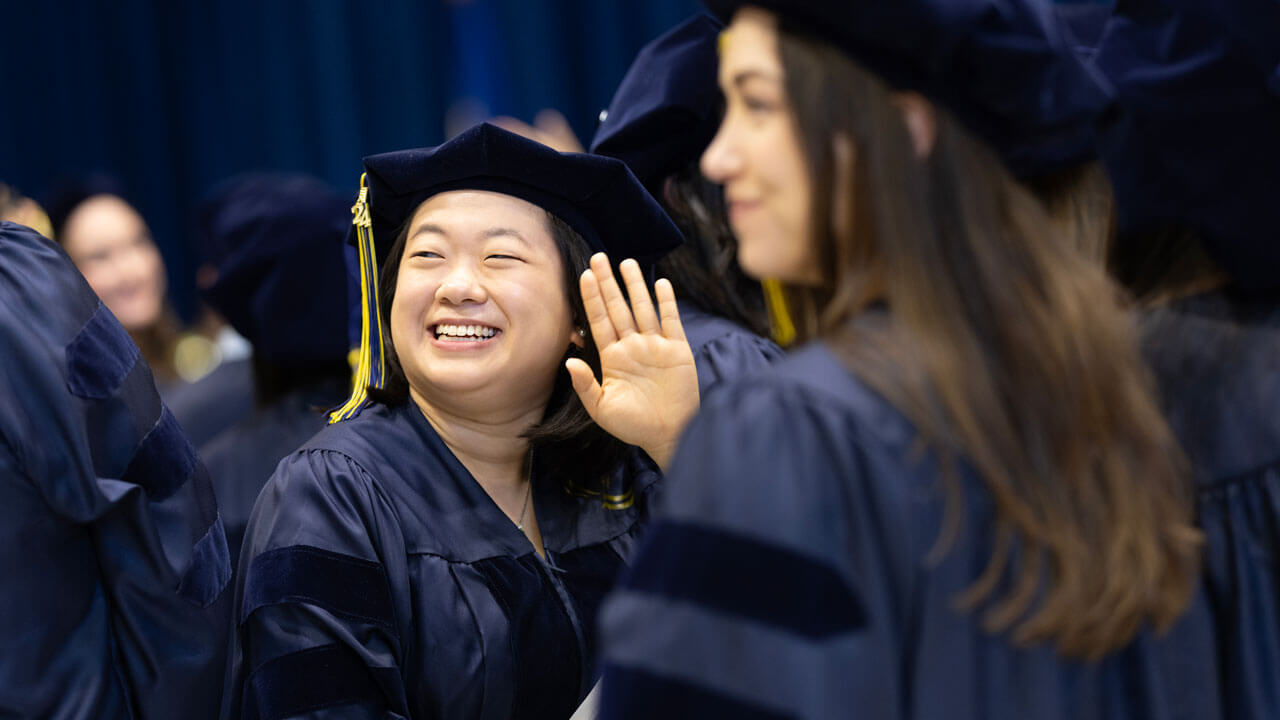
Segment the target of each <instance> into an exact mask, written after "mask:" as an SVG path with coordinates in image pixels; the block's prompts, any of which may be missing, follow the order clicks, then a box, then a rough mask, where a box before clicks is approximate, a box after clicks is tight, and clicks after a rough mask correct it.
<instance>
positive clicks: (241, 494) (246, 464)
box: [200, 383, 347, 565]
mask: <svg viewBox="0 0 1280 720" xmlns="http://www.w3.org/2000/svg"><path fill="white" fill-rule="evenodd" d="M346 393H347V388H346V387H345V386H344V385H342V384H340V383H329V384H325V383H320V384H317V385H316V386H315V387H311V388H307V389H303V390H298V391H296V392H293V393H290V394H288V395H286V396H284V397H283V398H280V399H279V400H278V401H276V402H274V403H272V404H271V405H268V406H266V407H262V408H258V409H257V410H255V411H254V412H253V413H252V414H251V415H250V416H249V417H248V418H246V419H245V420H244V421H242V422H240V423H238V424H236V425H235V426H234V427H231V428H228V429H227V430H224V431H223V432H221V433H219V434H218V435H217V436H216V437H214V438H213V439H212V440H210V441H209V442H208V443H206V444H205V445H202V446H200V458H201V459H202V460H204V464H205V466H206V467H207V468H208V469H209V478H210V480H211V481H212V482H213V489H214V492H215V493H216V494H217V496H218V510H219V512H220V513H221V514H222V522H223V524H224V525H226V528H227V545H228V547H229V548H230V550H231V562H232V565H235V563H236V561H237V559H238V558H239V557H240V545H241V542H242V541H243V538H244V529H245V526H246V525H248V524H249V513H251V512H252V511H253V502H254V501H255V500H257V499H258V493H259V492H261V491H262V486H263V485H266V484H267V478H269V477H271V473H273V472H275V469H276V465H278V464H279V463H280V460H281V459H283V458H284V457H285V456H286V455H289V454H291V453H292V452H293V451H295V450H297V449H298V448H299V447H302V444H303V443H305V442H306V441H307V440H310V439H311V436H312V435H315V434H316V433H318V432H320V430H321V428H323V427H324V425H325V416H324V415H323V412H322V411H323V410H324V409H326V408H330V407H333V406H334V405H336V404H338V403H340V402H342V398H343V397H344V396H345V395H346Z"/></svg>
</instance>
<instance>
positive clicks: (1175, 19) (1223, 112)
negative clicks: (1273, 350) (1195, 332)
mask: <svg viewBox="0 0 1280 720" xmlns="http://www.w3.org/2000/svg"><path fill="white" fill-rule="evenodd" d="M1277 37H1280V4H1277V3H1276V2H1274V1H1273V0H1129V1H1127V2H1123V3H1120V4H1119V5H1118V6H1117V7H1116V11H1115V13H1114V15H1113V16H1112V19H1111V20H1110V22H1108V23H1107V27H1106V30H1105V33H1104V35H1103V38H1102V41H1101V46H1100V47H1099V50H1098V54H1097V56H1096V58H1095V62H1096V64H1097V66H1098V68H1099V69H1100V70H1101V71H1102V72H1103V73H1105V74H1106V76H1107V78H1108V79H1109V80H1110V82H1111V83H1112V84H1113V85H1114V87H1115V91H1116V97H1117V100H1118V111H1117V112H1116V113H1114V114H1113V115H1112V116H1111V117H1109V118H1108V121H1107V122H1106V123H1104V124H1103V125H1102V126H1101V127H1100V129H1099V153H1100V154H1101V156H1102V159H1103V161H1104V162H1105V163H1106V166H1107V171H1108V173H1109V174H1110V176H1111V183H1112V185H1113V187H1114V188H1115V195H1116V213H1117V223H1118V231H1119V233H1120V241H1121V242H1125V241H1126V238H1127V237H1129V236H1134V235H1139V234H1141V233H1143V232H1144V231H1147V230H1154V229H1161V228H1164V227H1166V226H1169V225H1176V226H1189V227H1191V228H1193V229H1195V230H1196V231H1198V233H1199V234H1200V235H1201V237H1202V239H1203V240H1204V243H1205V247H1206V248H1207V250H1208V251H1209V252H1210V254H1211V255H1212V256H1213V258H1214V260H1216V261H1217V262H1218V264H1219V265H1220V266H1221V267H1222V269H1223V270H1225V271H1227V272H1228V273H1229V274H1230V275H1231V277H1232V279H1233V280H1234V281H1235V282H1236V283H1237V284H1238V285H1239V286H1240V287H1242V288H1244V289H1247V290H1251V291H1255V292H1270V291H1274V290H1276V289H1277V288H1280V273H1276V272H1275V268H1276V267H1280V242H1278V241H1277V240H1278V239H1280V238H1278V236H1277V233H1278V232H1280V230H1277V228H1280V203H1277V202H1276V201H1275V199H1276V198H1277V197H1280V173H1278V172H1276V168H1277V167H1280V133H1277V132H1276V128H1277V127H1280V42H1276V38H1277Z"/></svg>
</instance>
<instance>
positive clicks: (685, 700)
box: [597, 665, 792, 720]
mask: <svg viewBox="0 0 1280 720" xmlns="http://www.w3.org/2000/svg"><path fill="white" fill-rule="evenodd" d="M791 717H792V716H790V715H783V714H781V713H778V712H775V711H773V710H770V709H767V708H761V707H758V706H755V705H750V704H748V703H746V702H743V701H741V700H736V699H734V698H731V697H729V696H727V695H722V694H720V693H718V692H716V691H714V690H711V689H708V688H703V687H699V686H697V685H691V684H689V683H685V682H681V681H679V680H676V679H674V678H669V677H661V676H658V675H654V674H652V673H648V672H644V671H643V670H637V669H635V668H622V667H618V666H616V665H606V666H605V669H604V689H603V695H602V696H601V698H600V710H599V714H598V715H597V718H599V720H623V719H625V718H663V719H664V720H679V719H680V718H691V719H692V718H735V720H789V719H790V718H791Z"/></svg>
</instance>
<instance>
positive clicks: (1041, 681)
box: [602, 0, 1216, 718]
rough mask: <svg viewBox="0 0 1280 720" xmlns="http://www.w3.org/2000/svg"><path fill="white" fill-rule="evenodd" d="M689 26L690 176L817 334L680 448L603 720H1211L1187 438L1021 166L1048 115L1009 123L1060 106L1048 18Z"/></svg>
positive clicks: (752, 16)
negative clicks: (696, 87)
mask: <svg viewBox="0 0 1280 720" xmlns="http://www.w3.org/2000/svg"><path fill="white" fill-rule="evenodd" d="M712 5H713V7H715V8H716V9H717V12H719V13H720V14H722V15H724V16H726V17H732V24H731V25H730V26H729V28H728V30H727V32H726V35H725V45H724V48H723V51H722V55H721V67H720V83H721V87H722V89H723V90H724V92H725V95H726V98H727V104H728V109H727V113H726V116H725V119H724V122H723V124H722V126H721V128H720V130H719V134H718V135H717V136H716V138H715V140H714V141H713V142H712V144H711V146H710V147H709V148H708V150H707V152H706V154H705V155H704V157H703V161H702V167H703V170H704V172H705V173H706V174H707V176H708V177H710V178H711V179H713V180H717V181H720V182H723V183H724V185H725V193H726V199H727V201H728V203H729V207H730V218H731V221H732V224H733V228H734V231H735V233H736V234H737V236H738V240H739V260H740V262H741V264H742V267H743V268H744V270H746V271H747V272H748V273H749V274H751V275H753V276H756V277H774V278H778V279H779V280H781V281H782V282H783V283H785V285H786V286H787V287H788V288H789V290H790V293H789V297H790V299H791V301H792V302H791V306H792V309H793V312H794V313H795V315H796V323H795V324H796V327H797V330H798V332H799V333H800V334H801V336H802V338H803V339H805V340H808V341H809V342H808V344H806V345H805V346H803V347H802V348H801V349H799V350H798V351H796V352H794V353H792V354H791V355H790V356H789V357H788V358H787V359H786V360H785V361H783V362H781V363H780V364H778V365H777V366H776V368H775V370H774V371H773V372H771V373H769V374H768V375H767V376H764V377H757V378H754V379H753V381H752V382H751V383H749V384H748V383H743V384H741V385H738V386H729V387H726V388H725V390H724V391H722V392H720V393H718V394H716V395H713V396H712V397H710V398H708V399H707V400H706V402H705V404H704V406H703V409H702V411H701V412H700V414H699V415H698V417H697V418H696V419H695V421H694V422H693V423H692V425H691V426H690V428H689V429H688V431H687V433H686V435H685V437H684V440H683V442H682V445H681V448H680V450H679V452H678V453H677V455H676V457H675V459H674V460H673V463H672V470H671V473H670V477H671V481H670V484H669V488H670V490H669V493H670V495H669V496H668V502H667V503H666V504H665V508H666V513H665V516H664V517H663V518H662V519H661V520H660V521H659V522H657V523H656V524H655V527H654V528H653V529H652V530H651V532H650V534H649V535H648V536H646V539H645V542H644V543H643V544H642V546H641V548H640V552H639V554H638V557H637V558H636V560H635V562H634V564H633V566H632V568H631V569H630V571H629V572H628V573H627V575H626V577H625V578H624V580H623V582H622V590H621V591H620V592H618V593H617V594H616V595H615V596H614V597H613V598H612V599H611V600H610V602H609V603H608V605H607V607H606V610H605V612H604V614H603V617H602V622H603V627H604V631H603V632H604V641H605V662H606V670H605V677H604V682H605V693H604V697H603V716H604V717H654V716H677V715H680V714H682V713H685V714H687V713H689V712H690V711H693V710H697V711H700V712H703V713H704V714H708V715H716V714H726V715H728V714H732V715H733V716H735V717H770V718H772V717H806V718H809V717H812V718H819V717H837V716H846V715H850V714H853V713H862V714H865V715H866V716H868V717H877V718H893V717H955V718H980V717H981V718H1024V717H1037V718H1059V717H1061V718H1067V717H1071V718H1095V717H1096V718H1130V717H1131V718H1162V717H1171V716H1173V711H1174V709H1176V710H1177V711H1178V712H1183V713H1187V716H1191V717H1203V716H1206V715H1211V714H1212V712H1213V709H1214V707H1215V703H1216V691H1215V690H1214V688H1213V683H1214V682H1215V675H1214V672H1213V671H1212V669H1208V670H1205V669H1204V668H1201V667H1195V668H1192V667H1190V666H1189V665H1188V663H1187V661H1186V659H1185V658H1188V657H1195V658H1204V661H1205V662H1206V663H1211V662H1212V651H1211V649H1210V648H1209V644H1210V643H1211V640H1210V639H1209V636H1208V634H1207V632H1208V631H1207V621H1206V619H1205V616H1204V610H1205V608H1204V605H1203V602H1202V599H1201V598H1200V596H1199V595H1197V592H1196V588H1197V584H1196V581H1197V578H1198V559H1199V549H1200V535H1199V533H1198V532H1197V531H1196V529H1195V527H1194V526H1193V524H1192V511H1191V502H1190V498H1189V497H1188V493H1187V492H1186V486H1185V471H1184V469H1183V467H1182V465H1181V463H1180V461H1179V458H1180V454H1179V451H1178V447H1177V443H1176V442H1175V440H1174V437H1173V435H1172V433H1171V432H1170V430H1169V428H1168V426H1167V425H1166V424H1165V422H1164V420H1163V419H1162V417H1161V416H1160V413H1159V412H1158V409H1157V405H1156V402H1155V400H1154V398H1153V395H1152V392H1151V390H1150V388H1149V383H1148V381H1147V378H1146V376H1145V374H1144V368H1143V365H1142V363H1141V361H1140V358H1139V354H1138V350H1137V344H1136V336H1135V333H1134V332H1133V328H1132V327H1131V326H1130V325H1129V323H1128V322H1127V320H1126V318H1125V315H1124V313H1123V312H1122V310H1121V309H1120V307H1119V304H1118V300H1117V296H1118V293H1117V292H1116V290H1115V289H1114V288H1113V287H1112V285H1111V284H1110V283H1109V281H1108V280H1107V278H1106V277H1105V276H1104V274H1103V272H1102V269H1101V268H1100V267H1099V266H1098V265H1097V264H1096V263H1093V262H1090V261H1089V260H1088V259H1086V258H1085V257H1084V256H1083V254H1081V253H1079V252H1077V251H1076V250H1075V249H1074V248H1073V247H1072V245H1071V244H1070V243H1068V242H1067V241H1066V239H1064V238H1060V237H1057V236H1056V234H1055V230H1054V229H1053V228H1052V227H1051V224H1050V223H1049V221H1048V217H1047V214H1046V211H1045V209H1044V206H1043V205H1042V204H1041V203H1040V202H1039V201H1037V200H1036V199H1035V198H1034V197H1033V196H1032V195H1031V194H1030V192H1029V191H1028V190H1026V189H1025V188H1024V187H1023V186H1022V185H1020V184H1019V183H1018V182H1017V181H1016V180H1015V179H1014V174H1015V173H1016V172H1017V171H1018V170H1019V169H1020V163H1021V161H1022V160H1024V159H1025V158H1026V155H1025V154H1023V151H1025V152H1035V151H1036V150H1037V149H1038V148H1039V147H1042V145H1041V144H1040V140H1041V139H1042V138H1044V137H1045V136H1056V137H1061V136H1062V135H1063V134H1064V133H1065V132H1067V131H1068V130H1069V129H1071V128H1072V126H1071V124H1070V123H1066V122H1063V118H1055V117H1054V116H1053V115H1052V114H1051V113H1039V114H1037V113H1023V112H1020V106H1019V105H1018V104H1017V103H1009V102H1006V100H1008V97H1009V95H1008V92H1011V90H1010V89H1011V88H1015V89H1016V88H1020V87H1021V88H1026V87H1030V88H1033V89H1036V93H1037V94H1038V96H1039V97H1046V96H1047V97H1054V95H1053V93H1052V92H1050V91H1049V90H1047V89H1046V88H1054V89H1055V90H1056V89H1058V88H1056V87H1055V86H1054V85H1053V83H1054V82H1056V81H1057V80H1059V79H1060V78H1061V75H1060V74H1059V73H1057V72H1056V68H1057V65H1056V63H1057V62H1058V60H1057V58H1058V57H1059V56H1060V54H1061V53H1062V52H1066V49H1065V47H1064V43H1062V42H1061V38H1060V35H1059V34H1058V33H1057V31H1056V29H1055V27H1054V25H1053V20H1052V11H1051V9H1050V8H1049V7H1048V6H1047V4H1040V3H1034V2H1018V3H1011V2H995V1H994V0H992V1H986V2H979V1H977V0H974V1H971V2H970V1H967V2H954V0H952V1H950V2H945V3H944V2H913V3H907V4H903V3H858V4H855V5H853V6H847V5H846V4H836V3H822V2H811V3H803V4H796V3H780V2H779V3H767V2H762V3H758V4H756V5H755V6H752V5H744V4H742V3H737V2H723V3H712ZM760 5H764V6H767V8H769V9H765V8H762V7H759V6H760ZM922 48H927V49H922ZM1029 83H1041V85H1028V84H1029ZM1022 92H1026V90H1025V89H1024V90H1022ZM1031 107H1034V108H1036V110H1037V112H1038V111H1039V110H1040V109H1043V108H1044V107H1045V105H1044V104H1032V105H1031ZM1011 108H1012V109H1011ZM1080 135H1081V136H1082V137H1086V138H1088V137H1091V133H1090V132H1086V131H1085V130H1084V129H1082V130H1081V132H1080ZM1085 142H1088V140H1085ZM1153 631H1161V632H1169V633H1170V635H1169V636H1167V637H1165V638H1162V639H1156V637H1155V636H1154V635H1153Z"/></svg>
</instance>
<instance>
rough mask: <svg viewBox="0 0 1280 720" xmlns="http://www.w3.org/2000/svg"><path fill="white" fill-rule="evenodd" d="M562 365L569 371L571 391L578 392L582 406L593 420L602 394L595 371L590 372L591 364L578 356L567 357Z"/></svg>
mask: <svg viewBox="0 0 1280 720" xmlns="http://www.w3.org/2000/svg"><path fill="white" fill-rule="evenodd" d="M564 366H565V369H567V370H568V371H569V379H570V380H571V381H572V382H573V391H574V392H576V393H578V399H579V400H581V401H582V406H583V407H584V408H586V409H587V414H588V415H590V416H591V418H592V419H593V420H594V419H595V417H596V410H597V408H599V406H600V397H601V396H602V395H603V394H604V390H603V389H602V388H601V387H600V383H598V382H596V375H595V373H593V372H591V366H590V365H587V364H586V363H585V362H583V361H582V360H581V359H580V358H569V359H568V360H565V362H564Z"/></svg>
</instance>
